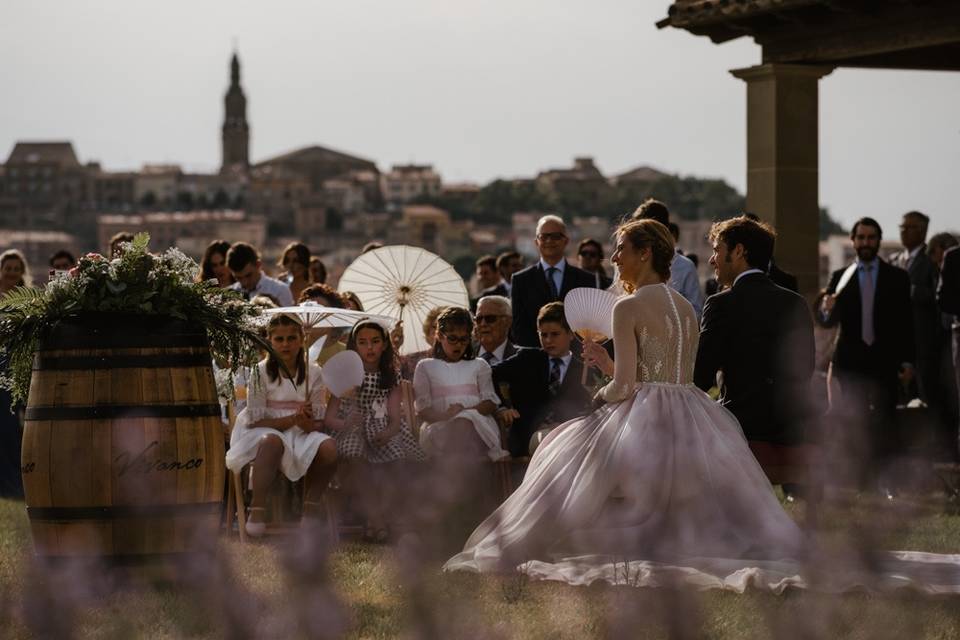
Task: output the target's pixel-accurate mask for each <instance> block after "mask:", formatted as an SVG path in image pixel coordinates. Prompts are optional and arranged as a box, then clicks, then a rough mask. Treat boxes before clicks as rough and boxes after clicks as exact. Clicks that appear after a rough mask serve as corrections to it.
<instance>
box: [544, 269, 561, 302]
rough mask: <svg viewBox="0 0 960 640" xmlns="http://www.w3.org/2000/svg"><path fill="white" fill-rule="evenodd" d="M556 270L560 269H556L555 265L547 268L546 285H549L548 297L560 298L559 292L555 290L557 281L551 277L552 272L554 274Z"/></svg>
mask: <svg viewBox="0 0 960 640" xmlns="http://www.w3.org/2000/svg"><path fill="white" fill-rule="evenodd" d="M557 271H560V269H557V268H556V267H550V268H548V269H547V286H548V287H550V297H551V298H553V299H554V300H557V299H559V298H560V292H559V291H557V283H556V282H555V281H554V279H553V274H555V273H556V272H557Z"/></svg>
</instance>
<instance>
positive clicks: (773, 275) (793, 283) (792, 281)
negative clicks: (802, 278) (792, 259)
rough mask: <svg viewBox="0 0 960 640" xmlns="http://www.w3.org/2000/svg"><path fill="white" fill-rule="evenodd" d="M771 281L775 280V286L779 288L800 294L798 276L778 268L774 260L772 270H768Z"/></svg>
mask: <svg viewBox="0 0 960 640" xmlns="http://www.w3.org/2000/svg"><path fill="white" fill-rule="evenodd" d="M767 273H768V275H769V276H770V279H771V280H773V284H775V285H777V286H778V287H783V288H784V289H789V290H790V291H793V292H794V293H800V285H799V283H798V282H797V276H795V275H793V274H792V273H787V272H786V271H784V270H783V269H781V268H780V267H778V266H777V263H776V262H774V261H773V260H771V261H770V268H769V269H768V270H767Z"/></svg>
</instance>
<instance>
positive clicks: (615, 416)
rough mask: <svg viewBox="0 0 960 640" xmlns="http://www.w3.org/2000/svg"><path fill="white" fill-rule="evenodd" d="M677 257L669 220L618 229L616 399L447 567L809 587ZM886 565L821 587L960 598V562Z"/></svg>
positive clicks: (922, 559) (569, 434)
mask: <svg viewBox="0 0 960 640" xmlns="http://www.w3.org/2000/svg"><path fill="white" fill-rule="evenodd" d="M673 253H674V248H673V241H672V238H671V237H670V236H669V232H668V231H667V229H666V227H664V226H663V225H661V224H659V223H657V222H654V221H652V220H643V221H638V222H631V223H628V224H626V225H624V226H623V227H621V228H620V229H619V230H618V233H617V249H616V253H615V254H614V256H613V258H612V260H613V261H614V262H615V263H616V264H617V265H618V266H619V269H620V274H621V275H620V277H621V279H622V280H623V281H624V282H625V283H626V285H627V289H628V290H632V291H633V293H632V295H628V296H626V297H624V298H621V299H620V300H619V301H618V302H617V304H616V306H615V307H614V313H613V332H614V336H613V339H614V351H615V353H616V356H617V357H616V361H615V370H614V378H613V380H612V381H611V382H610V383H609V384H607V385H606V386H605V387H603V388H602V389H601V390H600V392H599V394H598V395H599V397H600V398H601V399H602V400H604V401H606V403H607V404H606V405H604V406H603V407H601V408H600V409H598V410H596V411H594V412H593V413H592V414H590V415H588V416H586V417H583V418H578V419H575V420H572V421H570V422H567V423H565V424H564V425H561V426H560V427H558V428H557V429H555V430H554V431H553V432H552V433H551V434H550V436H549V437H548V439H547V440H545V441H544V442H543V443H542V444H541V445H540V447H539V448H538V449H537V452H536V455H534V457H533V459H532V460H531V462H530V466H529V469H528V471H527V474H526V477H525V478H524V480H523V483H522V484H521V486H520V487H519V488H518V489H517V490H516V492H514V494H513V495H511V496H510V497H509V498H508V499H507V500H506V501H505V502H504V503H503V504H502V505H501V506H500V508H498V509H497V510H496V511H495V512H494V513H493V514H491V515H490V516H489V517H488V518H487V519H486V520H485V521H484V522H483V523H482V524H481V525H480V526H479V527H477V529H476V530H475V531H474V532H473V534H472V535H471V536H470V538H469V539H468V540H467V543H466V545H465V546H464V549H463V551H462V552H461V553H459V554H457V555H456V556H454V557H453V558H451V559H450V560H449V561H447V563H446V564H445V565H444V569H445V570H448V571H449V570H468V571H482V572H494V571H497V572H502V571H507V572H510V571H515V570H517V569H518V568H519V570H521V571H523V572H524V573H526V574H527V575H529V576H530V577H532V578H538V579H550V580H562V581H565V582H568V583H570V584H589V583H591V582H594V581H596V580H603V581H607V582H611V583H615V584H625V583H626V584H630V585H634V586H657V585H663V584H678V583H685V584H690V585H693V586H695V587H697V588H726V589H733V590H736V591H743V590H744V589H745V588H746V587H747V586H748V585H750V584H752V585H753V586H755V587H758V588H762V589H769V590H772V591H775V592H780V591H782V590H783V589H785V588H787V587H788V586H798V587H804V586H808V582H809V581H808V580H807V579H805V577H804V575H803V573H804V572H803V566H804V565H803V564H802V563H801V561H802V560H804V559H805V557H807V556H808V554H807V552H806V551H805V549H806V547H807V545H805V539H804V535H803V533H802V532H801V531H800V529H799V528H798V527H797V525H796V524H795V523H794V522H793V520H792V519H791V518H790V517H789V516H788V515H787V514H786V512H784V510H783V509H782V508H781V506H780V504H779V502H778V501H777V499H776V497H775V495H774V493H773V489H772V487H771V486H770V483H769V482H768V480H767V478H766V476H765V475H764V472H763V470H762V469H761V468H760V465H759V464H758V463H757V461H756V459H755V458H754V457H753V454H752V453H751V452H750V449H749V447H748V446H747V442H746V440H745V438H744V436H743V433H742V431H741V429H740V425H739V424H738V423H737V420H736V418H734V416H733V414H731V413H730V412H729V411H727V410H726V409H724V408H723V407H721V406H720V405H719V404H717V403H716V402H714V401H713V400H712V399H711V398H710V397H709V396H707V395H706V394H705V393H703V392H702V391H700V390H699V389H697V388H696V387H695V386H694V385H693V383H692V378H693V366H694V360H695V357H696V352H697V342H698V336H699V330H698V326H697V321H696V316H695V314H694V311H693V308H692V307H691V306H690V303H688V302H687V301H686V300H685V299H684V298H683V297H682V296H681V295H680V294H678V293H677V292H676V291H674V290H673V289H671V288H669V287H668V286H667V285H666V284H665V282H667V281H668V280H669V265H670V260H671V259H672V256H673ZM852 560H855V559H852ZM882 564H883V575H884V579H882V580H881V581H880V582H881V584H880V585H878V581H877V579H876V578H877V576H876V574H875V573H868V572H865V571H861V570H858V569H855V568H848V569H846V570H844V571H843V572H842V574H843V575H837V576H833V577H831V578H828V579H824V578H823V577H822V576H820V577H819V579H818V581H817V585H816V586H817V588H823V589H827V590H837V589H844V588H849V587H852V586H856V585H870V586H897V585H901V584H907V583H909V584H914V586H917V587H919V588H922V589H925V590H927V591H930V592H958V591H960V556H943V555H934V554H925V553H897V554H889V557H887V558H885V559H884V560H883V561H882ZM874 569H875V567H874ZM953 585H956V586H953Z"/></svg>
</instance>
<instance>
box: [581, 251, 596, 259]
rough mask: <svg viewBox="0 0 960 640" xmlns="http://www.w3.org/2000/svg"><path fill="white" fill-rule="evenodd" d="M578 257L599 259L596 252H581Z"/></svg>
mask: <svg viewBox="0 0 960 640" xmlns="http://www.w3.org/2000/svg"><path fill="white" fill-rule="evenodd" d="M580 255H581V256H582V257H584V258H599V257H600V254H599V253H597V252H596V251H581V252H580Z"/></svg>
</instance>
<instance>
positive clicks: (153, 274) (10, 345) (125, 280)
mask: <svg viewBox="0 0 960 640" xmlns="http://www.w3.org/2000/svg"><path fill="white" fill-rule="evenodd" d="M149 242H150V236H149V235H148V234H146V233H140V234H138V235H137V236H136V237H135V238H134V240H133V242H131V243H127V244H124V245H122V254H121V256H120V257H119V258H114V259H113V260H108V259H107V258H105V257H104V256H102V255H100V254H97V253H88V254H87V255H85V256H83V257H82V258H80V261H79V262H78V264H77V266H76V267H74V268H73V269H71V270H70V271H69V272H68V273H64V274H59V275H57V276H56V277H55V278H54V279H53V280H52V281H51V282H50V283H48V284H47V286H46V287H44V288H43V289H34V288H28V287H18V288H16V289H14V290H13V291H11V292H9V293H8V294H7V295H6V296H5V297H3V298H2V299H0V353H2V355H3V359H4V360H6V364H7V370H6V372H5V373H4V374H3V376H0V386H3V387H4V388H6V389H9V390H10V392H11V394H12V395H13V398H14V402H25V401H26V399H27V393H28V392H29V390H30V376H31V369H32V367H33V356H34V352H35V351H36V350H37V347H38V346H39V345H40V343H41V342H42V341H43V340H44V338H46V337H47V336H48V335H50V333H51V331H52V330H53V329H54V327H56V326H57V324H58V323H59V322H60V321H62V320H64V319H65V318H69V317H72V316H78V315H82V314H84V313H88V312H98V313H118V314H147V315H164V316H169V317H172V318H177V319H179V320H185V321H189V322H191V323H193V324H196V325H198V326H200V327H203V328H204V329H206V332H207V337H208V338H209V340H210V350H211V352H212V355H213V357H214V358H215V359H216V360H217V362H220V363H229V366H230V367H232V370H234V371H235V370H236V369H237V368H239V367H241V366H244V365H249V364H252V363H254V362H256V360H257V358H258V354H259V351H260V350H261V349H263V348H264V347H265V346H266V345H265V344H264V342H263V340H262V339H261V338H260V335H259V333H258V329H257V325H256V324H255V322H254V318H256V317H257V316H258V315H259V313H260V312H259V310H258V309H257V308H256V307H254V306H253V305H251V304H249V303H247V302H246V301H245V300H244V299H243V298H242V297H241V296H240V294H239V293H237V292H235V291H231V290H228V289H223V288H221V287H219V286H217V284H216V283H215V282H213V281H207V282H196V276H197V273H198V271H199V267H198V266H197V264H196V262H194V261H193V260H192V259H191V258H190V257H188V256H186V255H184V254H183V253H182V252H181V251H180V250H179V249H175V248H170V249H167V250H166V251H165V252H163V253H162V254H159V255H153V254H151V253H150V252H149V251H148V245H149Z"/></svg>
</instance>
